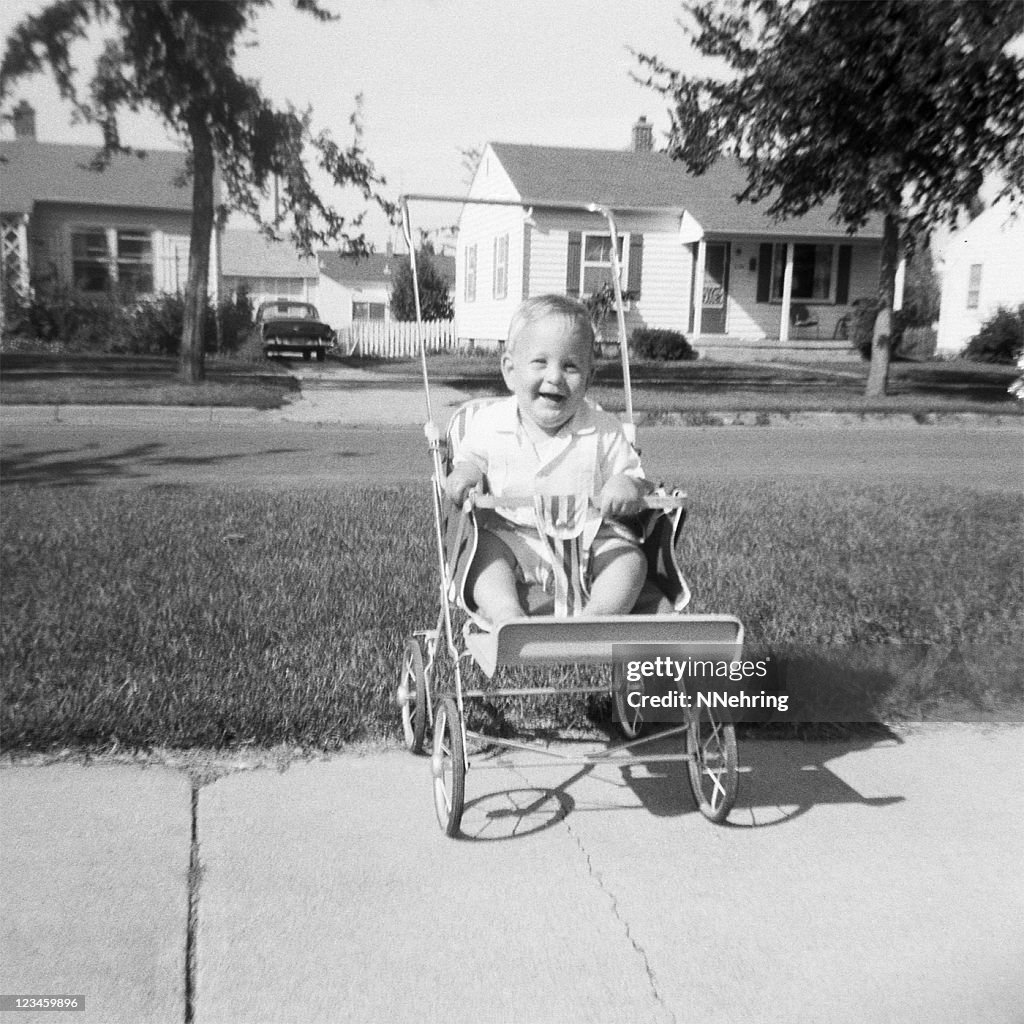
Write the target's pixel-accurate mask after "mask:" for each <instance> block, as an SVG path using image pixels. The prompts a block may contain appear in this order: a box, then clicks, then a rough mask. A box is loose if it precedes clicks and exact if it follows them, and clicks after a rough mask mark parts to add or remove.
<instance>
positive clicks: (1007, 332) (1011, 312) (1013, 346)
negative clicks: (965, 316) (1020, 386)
mask: <svg viewBox="0 0 1024 1024" xmlns="http://www.w3.org/2000/svg"><path fill="white" fill-rule="evenodd" d="M1022 351H1024V303H1022V304H1021V305H1019V306H1018V307H1017V308H1016V309H1009V308H1007V307H1006V306H1000V307H999V308H998V309H997V310H996V311H995V313H994V314H993V315H992V316H991V317H990V318H989V319H988V320H986V321H985V323H983V324H982V325H981V330H980V331H978V333H977V334H976V335H975V336H974V337H973V338H971V340H970V341H969V342H968V343H967V347H966V348H965V349H964V350H963V352H962V353H961V355H962V357H963V358H964V359H976V360H978V362H982V363H1015V362H1016V361H1017V359H1018V358H1020V355H1021V352H1022Z"/></svg>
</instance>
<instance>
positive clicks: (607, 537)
mask: <svg viewBox="0 0 1024 1024" xmlns="http://www.w3.org/2000/svg"><path fill="white" fill-rule="evenodd" d="M476 516H477V527H478V528H479V529H480V530H481V531H486V532H487V533H490V534H493V535H494V536H495V537H497V538H498V540H500V541H502V542H503V543H504V544H505V545H506V546H507V547H508V549H509V550H510V551H511V552H512V556H513V558H515V560H516V578H517V579H518V581H519V582H520V583H526V584H537V585H538V586H541V587H543V588H544V589H545V590H546V591H549V592H550V590H551V588H552V587H553V576H552V572H551V565H550V563H549V560H548V553H547V548H546V546H545V544H544V541H543V540H542V538H541V536H540V533H538V531H537V528H536V527H535V526H521V525H519V523H513V522H510V521H509V520H508V519H506V518H505V517H504V516H503V515H501V514H500V513H498V512H495V511H494V510H493V509H483V508H482V509H477V513H476ZM639 547H640V539H639V537H638V536H637V535H636V533H635V532H634V531H633V530H631V529H630V528H629V527H628V526H627V525H626V524H624V523H620V522H617V521H615V520H611V519H605V520H604V521H603V522H602V523H601V526H600V528H599V529H598V531H597V535H596V536H595V537H594V543H593V544H591V546H590V559H589V565H588V568H587V578H588V579H587V581H588V583H589V580H590V575H591V569H590V566H592V565H593V564H594V559H595V558H600V557H602V556H604V555H606V554H609V553H610V552H614V551H615V550H616V549H621V550H629V549H631V548H639Z"/></svg>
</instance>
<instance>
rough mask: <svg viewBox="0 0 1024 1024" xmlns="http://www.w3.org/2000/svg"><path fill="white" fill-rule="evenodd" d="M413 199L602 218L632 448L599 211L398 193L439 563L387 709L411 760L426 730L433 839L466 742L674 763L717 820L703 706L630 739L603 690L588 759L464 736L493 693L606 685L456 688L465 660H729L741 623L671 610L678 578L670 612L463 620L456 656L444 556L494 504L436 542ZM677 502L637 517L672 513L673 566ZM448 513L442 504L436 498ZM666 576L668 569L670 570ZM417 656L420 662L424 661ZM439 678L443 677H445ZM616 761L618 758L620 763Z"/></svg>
mask: <svg viewBox="0 0 1024 1024" xmlns="http://www.w3.org/2000/svg"><path fill="white" fill-rule="evenodd" d="M413 201H424V202H433V203H459V204H464V205H486V206H508V207H519V208H521V209H523V210H524V212H525V218H524V219H526V220H527V221H530V220H531V218H532V216H533V212H534V210H535V209H549V210H558V211H562V212H565V211H573V212H586V213H591V214H596V215H598V216H600V217H602V218H603V219H604V221H605V223H606V224H607V227H608V231H609V233H610V236H611V264H612V267H611V270H612V274H611V276H612V285H613V289H614V293H615V310H616V320H617V325H618V338H619V351H620V356H621V359H622V373H623V387H624V389H625V397H626V411H625V422H624V423H623V429H624V432H625V434H626V436H627V439H628V440H629V442H630V444H632V445H634V447H635V445H636V428H635V424H634V421H633V401H632V391H631V381H630V371H629V353H628V345H627V343H626V322H625V312H624V309H623V295H622V285H621V280H620V278H621V265H620V262H619V257H618V244H619V233H618V229H617V226H616V222H615V216H614V214H613V212H612V210H611V209H609V208H608V207H607V206H603V205H601V204H598V203H575V204H574V203H565V202H558V203H551V202H540V201H538V202H533V201H530V200H527V199H517V200H511V199H489V198H467V197H465V196H451V195H433V194H427V193H408V194H405V195H403V196H401V197H400V200H399V202H400V209H401V215H402V231H403V234H404V236H405V240H406V243H407V245H408V248H409V261H410V265H411V270H412V281H413V292H414V298H415V306H416V323H417V337H418V342H419V351H420V363H421V369H422V374H423V386H424V395H425V398H426V413H427V418H426V422H425V424H424V428H423V430H424V434H425V436H426V439H427V442H428V447H429V451H430V455H431V460H432V464H433V475H432V481H431V482H432V487H431V491H432V495H433V506H434V533H435V542H436V548H437V556H438V566H439V570H440V572H439V597H440V611H439V614H438V618H437V622H436V625H435V626H434V628H433V629H421V630H414V631H413V634H412V636H411V637H410V638H409V639H408V640H407V641H406V644H405V650H404V654H403V659H402V670H401V678H400V681H399V685H398V689H397V702H398V705H399V708H400V710H401V716H402V726H403V733H404V736H405V742H406V746H407V747H408V749H409V750H410V751H411V752H412V753H414V754H423V753H424V752H425V745H426V741H427V736H428V733H429V734H430V735H431V736H432V749H431V752H430V763H431V775H432V780H433V790H434V806H435V810H436V813H437V818H438V822H439V824H440V826H441V828H442V829H443V830H444V832H445V834H446V835H448V836H457V835H459V832H460V826H461V821H462V814H463V809H464V805H465V780H466V774H467V772H468V770H469V768H470V767H471V765H472V762H471V759H470V754H469V744H468V741H470V740H472V741H476V742H479V743H481V744H484V745H486V746H489V747H500V748H505V749H508V750H527V751H531V752H533V753H536V754H541V755H544V757H545V758H546V760H545V761H541V762H531V763H528V764H523V763H520V762H517V764H516V767H517V768H520V767H522V768H525V767H538V766H539V765H541V764H544V765H551V764H552V763H557V762H561V763H563V764H565V765H570V766H594V765H601V764H612V765H618V766H622V765H626V764H629V765H636V764H647V763H656V762H686V763H687V767H688V777H689V782H690V788H691V790H692V792H693V795H694V799H695V801H696V803H697V807H698V809H699V810H700V811H701V813H702V814H703V815H704V816H705V817H707V818H708V819H709V820H711V821H714V822H719V823H720V822H724V821H725V820H726V818H727V817H728V814H729V812H730V810H731V809H732V807H733V804H734V803H735V799H736V791H737V780H738V768H737V750H736V736H735V728H734V726H733V724H732V723H731V722H729V721H726V720H724V719H722V718H721V717H719V716H718V715H717V714H716V713H712V712H711V711H709V710H708V709H706V708H703V709H701V710H700V711H697V710H696V709H695V710H693V711H688V712H686V715H685V718H684V721H683V722H682V723H680V724H678V725H674V726H673V727H672V728H668V729H664V730H660V731H658V732H656V733H653V734H642V733H643V731H644V725H645V723H644V721H643V717H642V714H641V713H640V712H638V711H635V710H634V709H632V708H631V707H629V706H628V704H627V701H626V697H625V694H624V693H623V692H622V691H621V690H620V689H618V688H616V687H615V686H614V685H613V686H612V688H611V695H612V698H613V701H614V703H615V707H616V711H617V713H618V717H619V720H620V721H619V724H620V728H621V730H622V732H623V733H624V735H625V737H626V741H625V742H623V743H619V744H615V745H613V746H609V747H605V748H603V749H600V750H596V751H591V752H588V753H584V754H582V755H573V754H566V753H563V752H561V751H557V750H551V749H549V748H547V747H542V746H540V745H538V744H533V743H526V742H521V741H518V740H512V739H507V738H502V737H496V736H490V735H487V734H484V733H479V732H475V731H472V730H469V729H467V728H466V716H465V706H466V702H467V701H468V700H473V699H481V698H483V699H490V698H494V697H523V696H543V695H550V694H580V695H584V694H601V693H609V687H608V686H578V687H553V686H537V687H496V688H488V689H481V688H467V687H466V686H464V685H463V677H462V662H463V661H468V662H475V663H476V664H477V665H478V666H479V667H480V669H481V670H482V671H483V672H484V673H485V674H486V675H487V676H491V675H493V674H494V672H495V670H496V669H497V668H499V667H501V666H537V665H552V664H608V663H610V662H611V661H612V645H613V644H669V643H675V644H699V645H700V647H701V648H702V649H703V650H707V649H709V648H710V649H713V650H715V651H716V652H718V653H717V654H716V657H718V658H720V659H728V660H730V661H736V660H738V659H739V658H740V657H741V654H742V648H743V625H742V623H741V622H740V621H739V620H738V619H736V618H735V617H733V616H730V615H683V614H680V612H681V610H682V608H683V607H685V604H686V602H687V601H688V600H689V591H688V588H687V587H686V584H685V581H683V580H682V578H681V575H680V576H679V582H680V583H681V584H682V591H683V596H682V597H681V599H679V600H677V601H676V602H675V611H674V612H673V613H672V614H653V615H618V616H603V617H596V616H586V615H581V616H577V617H573V618H568V619H566V618H556V617H554V616H550V615H549V616H533V617H527V618H520V619H513V620H510V621H508V622H505V623H502V624H501V625H500V626H499V627H498V628H497V629H496V630H492V631H491V632H473V631H471V629H470V628H469V627H470V626H471V623H467V629H466V630H464V631H463V633H464V640H465V649H462V650H460V648H459V645H458V644H457V642H456V633H455V629H454V627H453V623H452V608H451V605H452V603H453V602H456V603H457V602H458V601H459V599H460V597H461V582H462V581H460V580H458V579H457V578H456V569H455V565H454V562H453V560H450V559H449V557H448V553H447V552H448V551H450V550H451V548H452V546H453V545H454V546H458V545H459V543H460V542H463V541H464V539H465V533H466V530H467V524H468V525H469V526H470V528H471V529H472V530H473V531H474V537H475V529H476V526H475V520H472V519H471V516H472V512H473V509H474V508H483V507H490V508H493V507H494V504H495V502H494V499H493V498H490V497H489V496H483V495H472V496H471V497H470V499H469V500H467V502H466V505H465V506H464V508H463V510H462V515H461V516H460V518H459V519H458V522H457V525H456V530H455V537H454V540H452V538H451V537H449V538H448V539H447V540H448V543H447V544H446V536H445V525H444V524H445V518H446V514H445V503H446V502H448V499H447V497H446V495H445V493H444V481H445V478H446V471H445V460H446V457H447V456H448V455H449V454H450V452H449V446H448V440H447V438H442V435H441V432H440V430H439V429H438V427H437V425H436V424H435V423H434V419H433V409H432V405H431V399H430V380H429V375H428V372H427V354H426V343H425V338H424V331H423V317H422V309H421V302H420V292H419V280H418V275H417V268H416V255H415V246H414V244H413V232H412V223H411V218H410V214H409V204H410V202H413ZM618 212H620V213H626V214H630V215H644V214H656V213H657V214H662V215H663V214H664V210H649V209H645V208H637V207H630V208H628V209H622V210H619V211H618ZM685 498H686V496H685V494H683V493H682V492H679V491H676V492H675V493H674V494H672V495H659V496H652V497H648V498H647V499H645V504H646V506H647V508H648V509H653V510H661V511H662V512H668V513H670V514H671V515H672V517H673V528H672V530H671V532H670V534H669V541H668V547H669V554H670V556H671V561H672V563H673V565H674V562H675V554H674V547H673V545H674V542H675V537H676V534H677V533H678V530H679V527H680V525H681V522H682V519H683V517H684V516H685ZM526 502H529V503H530V504H532V497H528V496H523V497H521V498H516V497H508V496H503V497H502V498H501V505H502V507H508V506H509V505H510V504H521V503H526ZM448 504H449V505H450V502H448ZM674 567H675V569H676V570H677V571H678V566H674ZM424 651H425V654H426V657H425V658H424ZM442 655H447V657H448V659H450V662H451V666H452V673H451V685H448V686H446V687H445V692H439V691H440V685H439V680H438V675H439V674H438V672H437V668H438V666H439V664H440V658H441V657H442ZM446 682H447V680H446ZM680 737H681V738H682V739H683V747H684V749H683V751H682V752H679V753H657V752H655V753H649V752H645V751H644V750H643V749H641V748H644V747H645V746H647V745H649V744H651V743H654V742H657V743H663V741H665V740H667V739H672V738H680ZM623 755H624V756H623Z"/></svg>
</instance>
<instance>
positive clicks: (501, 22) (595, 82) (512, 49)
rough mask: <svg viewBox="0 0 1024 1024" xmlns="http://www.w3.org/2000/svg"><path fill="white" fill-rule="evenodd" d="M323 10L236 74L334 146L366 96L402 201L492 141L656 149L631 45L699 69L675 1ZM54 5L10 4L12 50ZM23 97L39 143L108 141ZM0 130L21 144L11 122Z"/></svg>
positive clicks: (329, 2)
mask: <svg viewBox="0 0 1024 1024" xmlns="http://www.w3.org/2000/svg"><path fill="white" fill-rule="evenodd" d="M322 2H323V5H324V6H325V7H327V8H328V9H330V10H332V11H334V12H336V13H337V14H338V15H340V18H339V20H338V21H337V22H334V23H331V24H326V25H324V24H320V23H319V22H316V21H315V20H314V19H313V18H311V17H310V16H308V15H303V14H301V13H299V12H297V11H295V10H294V9H293V8H292V6H291V4H290V3H288V2H286V0H277V3H276V4H275V6H274V7H273V8H271V9H269V10H268V11H265V12H263V13H262V14H261V15H260V18H259V20H258V22H257V24H256V27H255V33H254V35H253V38H252V40H251V41H252V43H253V45H252V46H251V47H247V48H245V49H244V50H243V51H241V53H240V57H239V62H238V64H239V68H240V70H242V72H243V73H244V74H246V75H247V76H249V77H253V78H257V79H259V80H260V82H261V84H262V86H263V88H264V91H265V92H266V94H267V95H268V96H270V97H271V98H272V99H273V100H275V101H277V102H282V103H283V102H284V101H286V100H290V101H291V102H292V103H294V104H295V105H296V106H297V107H300V108H301V107H304V106H306V105H309V106H310V107H311V108H312V111H313V119H314V127H315V128H317V129H319V128H327V129H328V130H329V131H330V132H331V133H332V135H333V136H334V137H335V139H336V140H337V141H339V142H346V143H347V142H348V141H349V140H350V139H351V135H352V129H351V127H350V124H349V117H350V115H351V114H352V112H353V110H354V109H355V106H356V96H357V95H361V96H362V98H363V99H362V121H363V127H364V135H363V146H364V149H365V151H366V153H367V156H368V157H369V158H370V160H371V161H372V162H373V164H374V166H375V168H376V169H377V171H378V172H379V173H381V174H383V176H384V177H385V178H386V179H387V186H386V189H385V191H386V193H387V194H388V195H389V197H391V198H393V197H395V196H397V195H398V193H399V192H402V191H407V192H431V193H445V194H450V193H455V194H461V193H463V192H464V191H465V190H466V188H467V184H468V182H467V172H466V170H465V168H464V166H463V156H462V152H461V151H462V150H465V149H470V148H480V147H482V146H483V144H484V143H486V142H489V141H500V142H520V143H535V144H541V145H561V146H579V147H595V148H602V149H625V148H627V147H628V146H629V142H630V132H631V128H632V125H633V123H634V122H635V121H636V120H637V118H638V117H639V116H640V115H646V117H647V119H648V121H650V122H651V123H652V124H653V125H654V130H655V148H660V147H661V146H662V145H663V144H664V141H665V137H666V134H667V131H668V127H669V115H668V112H667V103H666V101H665V99H664V98H663V97H661V96H660V95H658V94H657V93H656V92H655V91H654V90H652V89H650V88H647V87H644V86H642V85H640V84H638V83H637V82H635V81H633V80H632V79H631V77H630V72H631V71H632V72H635V73H641V71H642V69H641V68H640V66H639V64H638V63H637V61H636V59H635V58H634V57H633V56H632V55H631V53H630V48H632V49H634V50H638V51H640V52H646V53H656V54H657V55H658V56H659V57H661V58H662V59H663V60H665V61H666V62H667V63H669V64H670V65H671V66H673V67H676V68H684V67H685V68H686V70H688V71H692V70H694V69H696V68H697V67H698V66H699V65H698V63H697V61H698V58H696V57H695V56H694V55H693V52H692V51H691V50H690V49H689V47H688V46H687V43H686V38H685V34H684V32H683V29H682V28H681V27H680V26H679V25H678V24H677V18H678V17H679V16H680V15H681V7H680V4H679V0H587V2H583V0H562V2H557V0H493V2H486V0H483V2H482V0H322ZM44 6H45V3H43V2H41V0H4V2H3V4H2V5H0V31H2V35H3V38H4V40H5V42H6V38H7V36H8V34H9V32H10V30H11V28H12V27H13V26H14V25H15V24H17V22H18V21H20V20H21V18H22V17H24V16H25V15H26V14H31V13H34V12H36V11H38V10H40V9H41V8H42V7H44ZM95 53H96V47H95V45H93V46H91V47H90V46H88V45H87V46H83V49H82V51H81V54H80V55H78V54H76V60H77V62H78V65H79V67H80V68H81V70H82V72H83V78H85V76H86V75H87V73H88V72H89V70H90V66H91V63H92V60H93V59H94V56H95ZM22 98H24V99H27V100H28V101H29V103H31V104H32V105H33V106H34V107H35V108H36V123H37V134H38V136H39V138H40V139H41V140H42V141H48V142H80V143H89V144H91V143H94V142H95V143H97V144H98V143H99V140H100V136H99V132H98V130H97V129H96V127H95V126H72V125H71V124H70V123H69V118H70V111H69V109H68V107H67V106H66V105H65V104H62V103H61V101H60V98H59V96H58V94H57V90H56V88H55V87H54V86H53V84H52V82H51V81H50V80H49V79H48V78H46V77H44V76H36V77H34V78H32V79H26V80H24V81H23V82H22V83H20V84H19V86H18V88H17V91H16V92H15V93H14V94H13V95H12V96H11V97H10V98H9V100H8V102H7V103H6V104H5V109H7V110H9V109H10V106H11V105H13V104H14V103H16V102H17V101H18V100H19V99H22ZM122 134H123V138H124V141H125V142H126V144H129V145H134V146H138V147H140V148H145V147H150V148H173V147H174V146H175V142H174V139H173V137H172V136H168V134H167V133H166V131H165V130H164V129H163V128H162V126H161V125H160V123H159V122H158V121H157V119H156V118H155V117H152V116H148V117H130V118H126V119H125V121H124V124H123V128H122ZM3 135H4V137H7V138H9V137H10V136H11V132H10V128H9V127H6V126H5V127H4V129H3ZM330 188H331V189H332V190H331V191H330V192H329V195H330V199H331V201H332V202H333V203H334V205H336V206H337V207H338V208H339V209H340V210H342V212H344V213H346V214H348V215H351V214H354V213H356V212H358V211H359V210H360V209H362V208H363V206H364V204H363V202H362V200H361V199H360V198H359V197H356V196H354V195H347V194H344V193H342V192H341V191H340V190H337V189H334V188H333V186H330ZM457 211H458V208H457V207H456V206H450V207H440V208H439V207H431V206H426V205H422V204H421V205H420V206H418V207H417V208H415V209H414V210H413V218H414V223H415V225H416V226H417V227H424V228H429V227H434V226H437V225H438V224H442V223H451V222H453V221H454V220H455V219H456V217H457ZM250 224H251V222H244V221H240V220H238V219H233V220H232V221H231V225H232V226H239V227H240V226H249V225H250ZM365 230H366V233H367V237H368V238H369V240H370V241H371V242H373V243H374V244H376V245H377V246H378V247H382V246H383V245H384V244H385V243H386V242H387V241H389V240H392V239H391V235H392V229H390V228H389V227H388V225H387V223H386V221H385V220H384V218H383V217H382V216H380V215H376V214H373V213H371V214H370V215H369V216H368V217H367V220H366V222H365ZM397 237H398V236H397V235H396V236H395V239H394V240H396V241H397Z"/></svg>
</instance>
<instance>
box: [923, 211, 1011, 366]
mask: <svg viewBox="0 0 1024 1024" xmlns="http://www.w3.org/2000/svg"><path fill="white" fill-rule="evenodd" d="M1021 303H1024V215H1021V214H1017V215H1016V216H1014V215H1013V214H1012V213H1011V211H1010V207H1009V205H1008V203H1006V202H1003V203H997V204H996V205H994V206H991V207H989V208H988V209H987V210H985V211H984V213H982V214H980V215H979V216H978V217H976V218H975V219H974V220H973V221H971V223H970V224H968V225H967V227H965V228H964V229H963V230H962V231H958V232H956V233H955V234H954V235H953V236H952V237H951V238H950V239H949V242H948V243H947V245H946V249H945V253H944V256H943V267H942V297H941V304H940V307H939V329H938V339H937V342H936V351H937V352H938V353H940V354H945V355H955V354H956V353H957V352H959V351H961V349H963V347H964V346H965V345H966V344H967V342H969V341H970V340H971V338H972V337H974V335H975V334H977V333H978V330H979V328H980V327H981V325H982V324H983V323H984V322H985V321H986V320H988V319H989V318H990V317H991V316H992V314H993V313H995V311H996V310H997V309H998V308H999V307H1000V306H1010V307H1016V306H1018V305H1019V304H1021Z"/></svg>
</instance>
